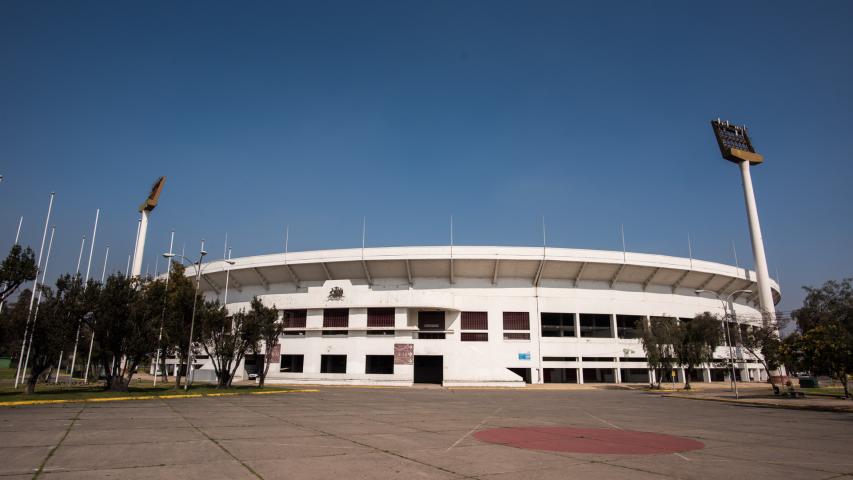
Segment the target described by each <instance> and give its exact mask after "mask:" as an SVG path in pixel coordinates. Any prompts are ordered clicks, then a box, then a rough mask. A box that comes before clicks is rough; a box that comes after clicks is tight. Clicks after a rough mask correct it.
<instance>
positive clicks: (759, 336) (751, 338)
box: [740, 322, 782, 383]
mask: <svg viewBox="0 0 853 480" xmlns="http://www.w3.org/2000/svg"><path fill="white" fill-rule="evenodd" d="M740 338H741V345H743V348H744V349H745V350H746V351H747V352H749V354H750V355H752V356H753V357H754V358H755V359H756V360H758V362H760V363H761V364H762V365H763V366H764V371H766V372H767V381H768V382H769V383H773V379H772V378H771V375H770V372H772V371H773V370H776V369H778V368H779V367H780V366H781V365H782V340H781V339H780V338H779V323H778V322H768V323H765V324H763V325H760V326H759V325H749V326H746V328H743V329H741V335H740Z"/></svg>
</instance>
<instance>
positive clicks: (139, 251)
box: [130, 210, 148, 277]
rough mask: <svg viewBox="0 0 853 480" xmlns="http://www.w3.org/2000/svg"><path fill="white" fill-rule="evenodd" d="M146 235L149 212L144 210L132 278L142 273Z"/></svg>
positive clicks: (134, 253) (134, 256) (131, 270)
mask: <svg viewBox="0 0 853 480" xmlns="http://www.w3.org/2000/svg"><path fill="white" fill-rule="evenodd" d="M146 233H148V210H143V211H142V220H141V221H140V222H139V235H138V239H137V241H136V250H135V251H134V252H133V267H132V268H131V269H130V276H131V277H138V276H139V275H140V274H141V273H142V254H143V253H144V252H145V234H146Z"/></svg>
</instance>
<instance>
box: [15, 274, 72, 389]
mask: <svg viewBox="0 0 853 480" xmlns="http://www.w3.org/2000/svg"><path fill="white" fill-rule="evenodd" d="M40 288H41V291H42V302H41V303H40V304H39V305H38V306H37V309H36V311H35V313H34V314H33V318H32V320H31V322H30V337H29V338H28V343H27V352H28V355H29V360H28V362H27V366H28V367H29V370H30V372H29V376H28V377H27V378H26V391H27V393H28V394H32V393H35V388H36V384H37V383H38V380H39V378H40V377H41V376H42V375H43V374H44V373H45V372H47V371H49V369H52V368H53V367H55V366H56V364H57V361H58V360H59V356H60V353H62V352H63V351H65V352H67V351H68V347H69V345H71V342H72V340H73V332H74V323H73V322H71V321H69V319H68V315H67V314H66V307H67V305H68V304H69V303H72V302H74V301H75V300H74V297H75V295H76V293H75V291H74V290H75V285H74V282H72V281H71V279H70V277H69V276H67V275H65V276H62V277H60V278H59V279H58V280H57V282H56V292H54V291H53V290H52V289H51V288H49V287H46V286H42V287H40ZM78 288H79V285H78ZM25 293H27V294H29V293H30V292H29V291H27V292H25ZM24 297H26V298H24ZM29 300H30V299H29V295H22V296H21V297H19V299H18V301H17V302H16V305H15V307H13V308H14V309H15V310H18V311H19V312H21V313H23V311H24V310H25V309H26V310H29ZM24 301H25V302H26V304H24ZM25 355H27V354H25Z"/></svg>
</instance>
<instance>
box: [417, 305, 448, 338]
mask: <svg viewBox="0 0 853 480" xmlns="http://www.w3.org/2000/svg"><path fill="white" fill-rule="evenodd" d="M418 330H419V332H418V338H420V339H424V340H442V339H444V336H445V334H444V312H443V311H438V312H436V311H422V312H418Z"/></svg>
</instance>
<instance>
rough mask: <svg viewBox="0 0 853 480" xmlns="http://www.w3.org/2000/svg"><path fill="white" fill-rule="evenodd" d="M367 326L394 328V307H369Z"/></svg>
mask: <svg viewBox="0 0 853 480" xmlns="http://www.w3.org/2000/svg"><path fill="white" fill-rule="evenodd" d="M367 326H368V327H391V328H394V309H393V308H368V309H367Z"/></svg>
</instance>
